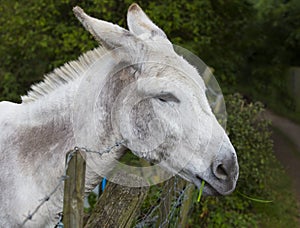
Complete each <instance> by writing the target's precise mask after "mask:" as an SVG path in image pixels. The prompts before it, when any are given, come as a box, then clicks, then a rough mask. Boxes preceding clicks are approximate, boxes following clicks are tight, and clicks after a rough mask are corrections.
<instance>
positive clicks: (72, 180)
mask: <svg viewBox="0 0 300 228" xmlns="http://www.w3.org/2000/svg"><path fill="white" fill-rule="evenodd" d="M70 153H74V154H73V156H72V157H71V159H70V161H69V163H68V169H67V172H66V175H67V176H68V178H67V179H66V180H65V186H64V207H63V224H64V227H65V228H82V227H83V207H84V185H85V169H86V162H85V159H86V156H85V154H84V152H82V151H80V149H78V150H76V151H75V152H73V151H71V152H69V153H68V154H67V159H66V160H68V157H69V154H70Z"/></svg>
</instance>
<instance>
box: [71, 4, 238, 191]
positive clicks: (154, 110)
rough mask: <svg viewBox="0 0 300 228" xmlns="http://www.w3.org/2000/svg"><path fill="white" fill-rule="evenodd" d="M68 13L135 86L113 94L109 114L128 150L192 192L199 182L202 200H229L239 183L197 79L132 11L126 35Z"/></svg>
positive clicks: (141, 16)
mask: <svg viewBox="0 0 300 228" xmlns="http://www.w3.org/2000/svg"><path fill="white" fill-rule="evenodd" d="M74 12H75V15H76V16H77V17H78V19H79V20H80V21H81V23H82V24H83V25H84V26H85V27H86V29H87V30H88V31H89V32H91V34H92V35H93V36H94V37H95V38H96V40H98V41H99V42H100V43H101V44H102V45H103V46H105V47H106V48H107V49H109V50H115V49H118V51H115V52H114V58H115V59H118V62H119V63H122V64H121V65H122V67H123V69H126V71H124V72H126V74H127V77H131V78H132V79H134V80H131V83H128V84H126V86H125V87H123V88H122V90H121V91H119V94H118V97H117V98H116V99H115V100H114V104H117V105H115V106H116V107H117V108H116V109H113V114H112V115H114V116H116V118H115V120H116V121H115V122H116V123H115V125H117V128H118V131H119V134H120V135H121V137H122V138H124V139H125V140H126V141H127V147H128V148H129V149H130V150H131V151H132V152H133V153H134V154H136V155H137V156H139V157H143V158H145V159H146V160H149V161H151V162H155V163H159V165H160V166H161V167H163V168H164V169H166V170H168V171H170V172H172V173H174V174H175V173H178V174H179V175H180V176H181V177H183V178H185V179H186V180H188V181H190V182H193V183H194V184H195V185H196V186H198V187H199V186H200V185H201V181H202V180H204V181H205V182H206V185H205V188H204V193H206V194H210V195H217V194H222V195H225V194H229V193H231V192H232V191H233V190H234V188H235V185H236V181H237V178H238V163H237V157H236V153H235V150H234V148H233V146H232V144H231V142H230V140H229V138H228V136H227V135H226V133H225V131H224V129H223V128H222V127H221V125H220V124H219V123H218V121H217V120H216V118H215V116H214V114H213V112H212V110H211V108H210V106H209V103H208V100H207V98H206V94H205V91H206V87H205V84H204V82H203V80H202V78H201V77H200V75H199V74H198V72H197V70H196V69H195V68H194V67H193V66H192V65H190V64H189V63H188V62H187V61H186V60H185V59H184V58H182V57H181V56H179V55H178V54H177V53H176V52H175V51H174V49H173V46H172V44H171V42H170V41H169V40H168V39H167V36H166V34H165V33H164V32H163V31H162V30H161V29H160V28H158V27H157V26H156V25H155V24H154V23H153V22H152V21H151V20H150V19H149V18H148V17H147V15H146V14H145V13H144V12H143V11H142V9H141V8H140V7H139V6H138V5H137V4H132V5H131V6H130V8H129V10H128V15H127V23H128V27H129V30H125V29H123V28H121V27H119V26H117V25H114V24H111V23H109V22H105V21H101V20H98V19H95V18H92V17H90V16H88V15H86V14H85V13H84V12H83V11H82V9H80V8H79V7H75V8H74ZM119 65H120V64H119ZM121 70H122V69H120V70H119V71H121Z"/></svg>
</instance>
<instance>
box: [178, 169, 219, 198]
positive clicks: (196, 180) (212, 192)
mask: <svg viewBox="0 0 300 228" xmlns="http://www.w3.org/2000/svg"><path fill="white" fill-rule="evenodd" d="M179 176H181V177H182V178H183V179H185V180H187V181H189V182H191V183H193V184H194V185H196V187H197V188H198V189H200V187H201V184H202V181H204V182H205V183H204V188H203V192H202V194H203V196H221V195H224V194H223V193H222V192H220V191H218V190H217V189H216V188H215V187H213V185H211V184H210V183H209V182H208V181H206V180H205V179H203V178H202V177H200V176H199V175H198V174H196V175H194V176H192V177H191V175H187V173H185V172H180V173H179Z"/></svg>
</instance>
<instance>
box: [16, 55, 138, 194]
mask: <svg viewBox="0 0 300 228" xmlns="http://www.w3.org/2000/svg"><path fill="white" fill-rule="evenodd" d="M122 64H123V63H119V62H113V61H112V60H111V59H106V60H102V61H99V62H98V63H97V64H95V63H94V64H93V65H92V66H91V69H90V70H89V72H84V75H83V76H80V77H78V78H77V79H75V80H73V81H71V82H69V83H66V84H64V85H62V86H60V87H59V88H57V89H56V90H55V91H53V92H51V93H49V94H48V96H43V97H41V98H40V99H37V100H35V101H33V102H29V103H25V104H22V105H24V110H25V111H24V112H23V113H22V116H24V119H23V121H22V122H23V124H22V126H23V127H22V128H23V129H24V130H23V134H22V135H23V139H22V140H20V141H23V142H22V144H23V145H21V147H22V151H21V154H20V156H21V157H22V162H24V163H26V164H33V165H32V166H31V165H30V168H29V169H30V170H29V171H31V172H33V173H34V172H37V171H39V172H46V173H47V172H49V171H50V170H52V169H53V167H55V166H56V173H55V174H56V177H57V176H59V175H61V172H62V171H63V169H64V161H65V156H66V153H67V152H68V151H69V150H70V149H72V148H74V147H75V146H78V147H85V148H87V149H91V150H97V151H103V150H104V149H106V148H107V147H110V146H112V145H114V143H115V142H117V141H120V140H121V135H120V133H119V132H116V131H114V130H113V129H112V123H111V112H112V106H113V102H114V101H115V99H116V97H117V96H118V93H119V92H120V91H121V90H122V88H124V87H125V86H126V85H128V84H129V83H130V82H131V81H133V80H134V78H133V77H132V75H129V73H128V72H127V71H126V70H125V71H124V70H121V71H118V69H119V68H120V65H122ZM101 67H102V68H103V67H104V69H98V68H101ZM93 68H95V69H93ZM116 70H117V72H116ZM94 73H97V74H96V75H95V74H94ZM124 74H125V76H124ZM88 76H91V77H97V78H96V80H98V83H99V85H100V87H101V88H96V89H99V90H98V91H93V90H92V89H90V90H86V88H85V85H86V83H88V82H89V80H90V78H88ZM94 79H95V78H94ZM82 87H83V88H82ZM93 93H98V94H97V95H96V99H94V100H91V97H92V96H95V95H94V94H93ZM79 98H80V99H79ZM78 102H80V103H78ZM91 102H92V104H90V103H91ZM87 106H88V107H95V108H94V109H93V110H89V109H88V108H86V107H87ZM76 107H77V108H76ZM78 107H81V108H80V109H78ZM88 113H92V114H93V115H91V117H92V119H91V118H89V115H87V114H88ZM78 116H79V118H77V117H78ZM87 116H88V117H87ZM81 117H83V118H81ZM90 132H92V134H91V133H90ZM25 135H26V137H25ZM124 151H125V148H124V147H120V148H119V149H117V150H114V151H111V152H110V153H109V154H105V155H103V156H102V157H99V156H98V155H88V156H87V175H86V189H87V191H88V190H91V189H92V188H93V187H94V186H95V185H96V184H97V182H98V181H99V175H101V176H104V175H105V174H106V173H108V172H109V171H110V170H111V169H112V168H113V166H114V163H115V162H116V160H117V159H118V158H119V157H120V156H122V154H123V153H124ZM45 160H48V162H47V164H49V167H45V162H44V161H45ZM90 161H92V162H90ZM25 167H28V165H27V166H26V165H25Z"/></svg>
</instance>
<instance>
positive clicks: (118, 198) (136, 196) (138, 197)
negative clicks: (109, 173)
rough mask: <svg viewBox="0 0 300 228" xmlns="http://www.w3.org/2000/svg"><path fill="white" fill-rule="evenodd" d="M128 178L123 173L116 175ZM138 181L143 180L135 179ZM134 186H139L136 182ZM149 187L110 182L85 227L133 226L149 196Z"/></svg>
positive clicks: (120, 177) (117, 177)
mask: <svg viewBox="0 0 300 228" xmlns="http://www.w3.org/2000/svg"><path fill="white" fill-rule="evenodd" d="M124 178H127V176H126V175H124V174H123V173H119V174H118V175H116V178H115V180H116V182H118V181H117V179H124ZM132 180H133V181H134V182H136V183H138V182H141V181H143V180H139V179H138V178H137V179H135V180H134V178H133V179H132ZM133 186H138V185H137V184H134V185H133ZM147 192H148V187H139V188H136V187H134V188H133V187H127V186H122V185H118V184H114V183H111V182H110V183H108V185H107V187H106V188H105V191H104V192H103V193H102V195H101V197H100V198H99V200H98V202H97V204H96V205H95V208H94V211H93V212H92V215H91V217H90V218H89V220H88V222H87V224H86V225H85V228H98V227H101V228H106V227H118V228H123V227H126V228H127V227H128V228H130V227H132V222H133V221H134V219H135V218H136V214H137V212H138V211H139V210H140V207H141V205H142V203H143V201H144V199H145V198H146V196H147Z"/></svg>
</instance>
